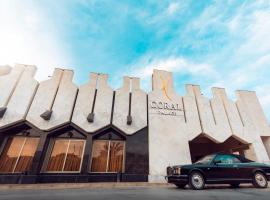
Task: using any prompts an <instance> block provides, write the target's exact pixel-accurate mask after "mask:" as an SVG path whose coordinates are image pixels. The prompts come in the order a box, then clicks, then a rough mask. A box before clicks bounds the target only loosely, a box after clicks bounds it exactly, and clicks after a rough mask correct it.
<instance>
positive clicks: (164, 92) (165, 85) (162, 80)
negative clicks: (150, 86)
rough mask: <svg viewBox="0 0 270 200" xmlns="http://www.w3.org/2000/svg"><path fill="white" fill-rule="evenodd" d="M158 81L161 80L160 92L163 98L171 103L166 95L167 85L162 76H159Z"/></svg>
mask: <svg viewBox="0 0 270 200" xmlns="http://www.w3.org/2000/svg"><path fill="white" fill-rule="evenodd" d="M160 79H161V83H162V86H161V90H162V92H163V95H164V96H165V97H167V98H168V99H169V100H170V101H171V100H172V99H171V98H170V97H169V95H168V90H167V88H168V84H167V81H166V80H165V79H164V78H163V77H162V76H160Z"/></svg>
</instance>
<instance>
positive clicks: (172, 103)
mask: <svg viewBox="0 0 270 200" xmlns="http://www.w3.org/2000/svg"><path fill="white" fill-rule="evenodd" d="M152 79H153V80H152V83H153V91H152V92H150V93H149V94H148V118H149V181H150V182H164V181H165V179H164V176H165V175H166V167H167V166H169V165H176V164H187V163H190V162H191V158H190V151H189V144H188V140H189V138H188V137H189V136H188V135H187V134H186V132H185V131H186V130H187V129H186V122H185V116H184V106H183V98H182V97H181V96H179V95H177V94H176V93H175V92H174V88H173V77H172V73H170V72H166V71H161V70H154V73H153V76H152Z"/></svg>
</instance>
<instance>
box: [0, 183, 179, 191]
mask: <svg viewBox="0 0 270 200" xmlns="http://www.w3.org/2000/svg"><path fill="white" fill-rule="evenodd" d="M126 187H174V185H171V184H168V183H148V182H120V183H119V182H113V183H104V182H103V183H46V184H45V183H44V184H0V191H1V190H9V189H12V190H17V189H76V188H91V189H92V188H94V189H95V188H126Z"/></svg>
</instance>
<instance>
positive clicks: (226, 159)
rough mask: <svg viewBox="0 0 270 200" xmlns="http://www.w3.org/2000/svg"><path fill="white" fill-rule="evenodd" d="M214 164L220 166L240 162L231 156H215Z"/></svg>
mask: <svg viewBox="0 0 270 200" xmlns="http://www.w3.org/2000/svg"><path fill="white" fill-rule="evenodd" d="M215 162H219V163H222V164H233V163H241V161H240V160H239V159H238V158H237V157H235V156H232V155H217V156H216V158H215Z"/></svg>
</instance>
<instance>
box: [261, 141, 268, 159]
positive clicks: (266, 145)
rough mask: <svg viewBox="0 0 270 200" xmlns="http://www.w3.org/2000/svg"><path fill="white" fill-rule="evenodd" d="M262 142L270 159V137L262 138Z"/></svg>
mask: <svg viewBox="0 0 270 200" xmlns="http://www.w3.org/2000/svg"><path fill="white" fill-rule="evenodd" d="M262 141H263V144H264V146H265V149H266V151H267V154H268V157H270V137H262Z"/></svg>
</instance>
